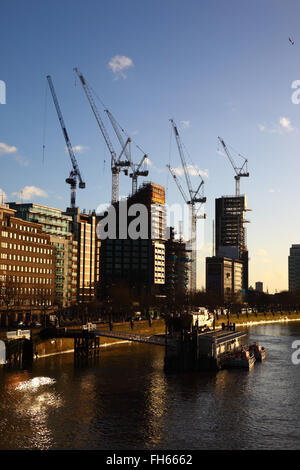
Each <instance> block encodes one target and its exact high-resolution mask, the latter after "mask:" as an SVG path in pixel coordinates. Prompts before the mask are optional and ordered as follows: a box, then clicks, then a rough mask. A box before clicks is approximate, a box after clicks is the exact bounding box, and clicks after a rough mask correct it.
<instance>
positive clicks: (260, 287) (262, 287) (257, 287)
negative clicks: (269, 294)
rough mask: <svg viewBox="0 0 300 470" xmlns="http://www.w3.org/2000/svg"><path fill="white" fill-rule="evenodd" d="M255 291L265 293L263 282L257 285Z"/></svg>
mask: <svg viewBox="0 0 300 470" xmlns="http://www.w3.org/2000/svg"><path fill="white" fill-rule="evenodd" d="M255 290H256V292H263V291H264V284H263V282H259V281H258V282H256V283H255Z"/></svg>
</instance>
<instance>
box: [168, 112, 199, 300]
mask: <svg viewBox="0 0 300 470" xmlns="http://www.w3.org/2000/svg"><path fill="white" fill-rule="evenodd" d="M170 122H171V124H172V127H173V130H174V134H175V139H176V143H177V147H178V151H179V156H180V159H181V163H182V168H183V172H184V176H185V180H186V184H187V190H188V195H187V194H186V192H185V191H184V189H183V187H182V185H181V184H180V182H179V179H178V178H177V176H176V174H175V170H174V169H173V168H171V167H170V165H167V168H168V169H169V171H170V173H171V175H172V176H173V178H174V181H175V183H176V184H177V187H178V189H179V191H180V193H181V195H182V197H183V199H184V201H185V203H186V204H188V206H189V209H190V247H191V269H190V290H191V291H192V292H195V291H196V287H197V255H196V248H197V219H200V218H204V219H205V218H206V214H204V215H199V209H200V207H201V206H200V207H199V208H198V209H197V208H196V204H197V203H200V204H203V203H205V202H206V197H203V196H201V195H200V194H199V191H200V189H201V188H202V189H203V187H204V181H203V179H202V177H201V175H200V173H198V176H199V178H200V183H199V185H198V186H197V189H196V190H193V188H192V184H191V180H190V175H189V172H188V168H187V164H186V160H185V157H184V152H183V147H182V143H181V139H180V136H179V133H178V130H177V126H176V124H175V122H174V121H173V119H170Z"/></svg>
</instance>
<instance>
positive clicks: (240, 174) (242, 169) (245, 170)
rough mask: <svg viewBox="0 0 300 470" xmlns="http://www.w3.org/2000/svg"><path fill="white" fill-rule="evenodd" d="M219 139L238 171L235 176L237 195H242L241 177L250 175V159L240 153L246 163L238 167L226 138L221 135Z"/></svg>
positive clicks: (235, 169)
mask: <svg viewBox="0 0 300 470" xmlns="http://www.w3.org/2000/svg"><path fill="white" fill-rule="evenodd" d="M218 139H219V141H220V142H221V144H222V146H223V148H224V151H225V153H226V155H227V157H228V159H229V161H230V163H231V165H232V167H233V169H234V171H235V173H236V174H235V176H234V179H235V195H236V196H240V179H241V178H242V177H249V173H248V168H247V163H248V160H247V159H246V158H245V157H243V156H242V155H240V154H239V156H240V157H241V158H243V159H244V163H243V165H242V166H241V167H240V168H238V167H237V166H236V164H235V163H234V161H233V158H232V156H231V155H230V153H229V150H228V148H227V145H226V144H225V142H224V140H223V139H222V138H221V137H218Z"/></svg>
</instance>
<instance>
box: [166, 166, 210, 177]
mask: <svg viewBox="0 0 300 470" xmlns="http://www.w3.org/2000/svg"><path fill="white" fill-rule="evenodd" d="M173 171H174V173H175V174H176V175H178V176H182V175H183V174H184V172H183V168H182V167H181V166H179V167H177V168H173ZM187 171H188V174H189V175H191V176H198V175H199V174H200V175H201V176H202V178H208V170H201V169H200V168H199V167H198V166H197V165H187Z"/></svg>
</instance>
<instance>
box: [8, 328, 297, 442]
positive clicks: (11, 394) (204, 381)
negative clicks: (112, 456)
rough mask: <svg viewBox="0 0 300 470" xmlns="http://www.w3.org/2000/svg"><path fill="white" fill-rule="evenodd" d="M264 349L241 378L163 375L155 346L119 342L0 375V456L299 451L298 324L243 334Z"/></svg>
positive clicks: (237, 374)
mask: <svg viewBox="0 0 300 470" xmlns="http://www.w3.org/2000/svg"><path fill="white" fill-rule="evenodd" d="M248 332H249V341H253V340H255V341H258V342H259V343H260V344H262V345H263V346H265V347H266V349H267V359H266V361H265V362H264V363H262V364H261V363H256V364H255V367H254V368H253V369H252V370H251V371H250V372H249V371H245V370H229V371H227V370H224V371H220V372H217V373H215V372H209V373H199V372H198V373H185V374H181V375H176V374H165V372H164V371H163V361H164V351H163V348H161V347H158V346H150V345H142V344H134V343H133V344H128V343H127V344H125V345H122V346H120V347H117V348H115V349H109V348H107V349H105V350H103V351H101V358H100V360H99V362H98V363H96V364H94V365H89V366H82V367H80V368H78V367H77V368H75V367H74V363H73V355H72V354H61V355H57V356H51V357H46V358H40V359H38V360H37V361H35V362H34V363H33V366H32V368H31V369H30V370H22V371H20V370H18V371H17V370H15V371H13V370H11V371H9V370H5V371H4V370H1V371H0V449H100V450H123V449H128V450H131V449H138V450H141V449H150V450H155V449H170V450H173V449H174V450H187V449H188V450H193V449H299V448H300V364H299V365H298V366H297V365H294V364H293V363H292V361H291V355H292V353H293V351H294V350H293V349H292V347H291V345H292V342H293V341H294V340H298V339H299V340H300V322H298V323H297V322H295V323H285V324H283V323H277V324H267V325H259V326H253V327H251V328H249V330H248Z"/></svg>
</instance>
